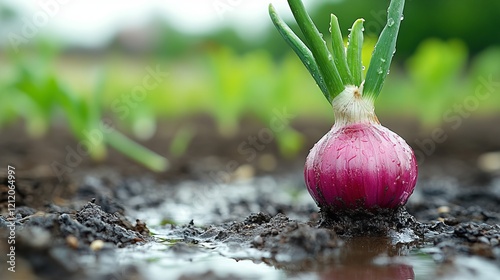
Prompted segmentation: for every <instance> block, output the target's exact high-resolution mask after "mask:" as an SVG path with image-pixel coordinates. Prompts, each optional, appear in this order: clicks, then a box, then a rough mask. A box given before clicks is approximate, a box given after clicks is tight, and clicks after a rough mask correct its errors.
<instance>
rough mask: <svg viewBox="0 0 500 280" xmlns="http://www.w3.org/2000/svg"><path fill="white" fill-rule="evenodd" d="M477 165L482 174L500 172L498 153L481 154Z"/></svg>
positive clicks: (499, 154)
mask: <svg viewBox="0 0 500 280" xmlns="http://www.w3.org/2000/svg"><path fill="white" fill-rule="evenodd" d="M477 165H478V167H479V168H480V169H481V170H482V171H484V172H498V171H500V152H489V153H484V154H482V155H481V156H480V157H479V158H478V160H477Z"/></svg>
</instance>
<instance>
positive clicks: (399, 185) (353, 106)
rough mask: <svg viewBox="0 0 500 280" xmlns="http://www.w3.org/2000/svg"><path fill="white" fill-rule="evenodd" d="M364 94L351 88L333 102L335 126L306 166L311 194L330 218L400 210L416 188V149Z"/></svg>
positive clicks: (306, 175)
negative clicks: (382, 121) (386, 124)
mask: <svg viewBox="0 0 500 280" xmlns="http://www.w3.org/2000/svg"><path fill="white" fill-rule="evenodd" d="M361 90H362V89H358V88H357V87H354V86H348V87H346V89H345V90H344V91H343V92H342V93H341V94H339V95H338V96H337V97H336V98H335V99H334V100H333V108H334V115H335V124H334V125H333V127H332V129H331V130H330V131H329V132H328V133H327V134H326V135H325V136H323V138H321V139H320V140H319V142H318V143H316V144H315V145H314V147H313V148H312V149H311V151H310V153H309V155H308V157H307V160H306V164H305V170H304V176H305V182H306V186H307V189H308V191H309V193H310V194H311V196H312V197H313V198H314V200H315V201H316V203H317V204H318V206H319V207H320V208H321V209H322V210H323V211H325V212H334V211H338V210H343V209H376V208H396V207H399V206H402V205H404V204H405V203H406V202H407V201H408V198H409V197H410V195H411V194H412V192H413V189H414V188H415V184H416V181H417V173H418V171H417V163H416V159H415V155H414V153H413V151H412V149H411V148H410V146H409V145H408V144H407V143H406V142H405V141H404V140H403V139H402V138H401V137H399V136H398V135H397V134H395V133H394V132H392V131H390V130H389V129H387V128H386V127H384V126H382V125H381V124H380V123H379V121H378V119H377V117H376V115H375V113H374V106H373V101H372V100H370V99H369V98H368V99H365V98H363V96H362V95H361Z"/></svg>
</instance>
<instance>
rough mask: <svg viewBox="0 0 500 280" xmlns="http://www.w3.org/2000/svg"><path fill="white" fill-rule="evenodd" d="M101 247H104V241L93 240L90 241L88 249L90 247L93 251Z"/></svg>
mask: <svg viewBox="0 0 500 280" xmlns="http://www.w3.org/2000/svg"><path fill="white" fill-rule="evenodd" d="M103 247H104V241H102V240H94V241H92V243H90V249H92V251H94V252H95V251H99V250H101V249H102V248H103Z"/></svg>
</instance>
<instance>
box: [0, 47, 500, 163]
mask: <svg viewBox="0 0 500 280" xmlns="http://www.w3.org/2000/svg"><path fill="white" fill-rule="evenodd" d="M365 39H366V40H365V42H364V45H365V47H364V48H363V50H362V57H363V65H365V66H366V67H367V66H368V63H369V60H368V59H367V58H368V57H370V54H371V52H372V50H373V46H374V44H375V42H374V41H373V40H371V39H370V38H365ZM344 40H345V38H344ZM37 50H38V53H37V54H34V53H31V52H20V55H15V54H11V53H9V54H8V57H9V59H8V61H7V64H3V65H0V74H1V75H0V127H4V126H6V125H7V124H9V123H12V122H15V121H16V120H18V119H23V120H25V124H26V130H27V132H28V134H29V135H30V136H32V137H40V136H42V135H44V134H45V133H47V131H48V128H49V127H50V126H51V124H52V123H54V122H58V121H60V119H62V118H63V119H65V120H66V121H67V125H68V126H69V128H70V130H71V132H72V133H73V135H74V136H75V138H76V139H78V140H85V139H86V138H85V137H86V136H85V134H84V133H83V132H84V131H92V130H95V129H98V128H99V126H100V125H101V120H102V119H103V118H104V117H111V118H112V119H113V122H114V124H116V125H114V126H115V127H116V129H114V130H113V131H112V133H110V134H106V136H105V137H103V139H102V141H97V142H96V145H94V147H93V149H92V150H90V151H89V152H90V156H91V157H92V158H93V159H96V160H98V159H102V158H104V157H105V156H106V151H107V147H108V146H109V147H112V148H114V149H117V150H118V151H120V152H122V153H123V154H124V155H127V156H128V157H130V158H132V159H134V160H135V161H137V162H139V163H141V164H143V165H145V166H148V167H149V168H151V169H153V170H156V171H160V170H164V169H165V168H166V167H167V166H168V161H167V160H166V159H164V158H163V157H160V156H158V155H157V154H155V153H153V152H151V151H149V150H147V149H145V148H144V147H142V146H140V145H139V144H137V143H136V142H133V141H131V140H130V139H129V138H127V137H125V136H124V135H123V134H122V133H120V132H118V129H119V130H120V131H124V132H125V133H127V134H131V135H132V136H133V137H134V138H136V139H139V140H145V139H148V138H150V137H151V136H153V134H154V133H155V132H156V129H157V128H156V127H157V123H158V122H159V121H161V120H162V119H168V120H178V119H185V118H189V117H192V116H196V115H199V114H204V115H209V116H211V117H213V119H214V120H215V121H216V123H217V125H218V128H219V133H220V134H221V135H223V136H225V137H230V136H232V135H235V133H236V132H237V131H238V129H240V126H241V122H242V120H243V119H245V118H249V117H254V118H256V119H257V120H258V121H260V123H262V127H263V128H269V127H270V123H271V121H272V120H273V117H275V113H274V112H273V111H274V109H276V110H283V109H286V112H288V113H289V114H291V115H295V118H296V119H315V120H319V121H321V120H328V122H331V118H332V117H333V116H332V115H331V109H330V107H329V106H328V104H326V103H325V102H324V101H323V97H321V96H320V95H317V94H310V93H312V92H315V91H317V85H316V84H315V83H314V81H313V80H312V79H310V78H309V77H308V73H307V70H305V69H303V68H304V67H303V66H302V63H301V61H300V60H299V59H298V58H296V57H295V56H294V55H293V54H292V53H289V52H285V53H284V54H283V55H282V56H281V58H280V59H279V60H276V59H275V58H274V57H273V56H272V55H271V54H269V53H267V52H265V51H261V50H254V51H250V52H247V53H245V54H238V53H237V52H235V51H233V50H231V49H230V48H228V47H223V46H219V47H214V48H209V49H207V50H206V51H205V52H200V53H198V54H196V55H194V56H192V57H181V58H179V59H168V63H163V64H167V65H168V66H165V67H166V68H167V69H165V70H166V71H167V72H169V74H170V77H171V78H168V79H166V80H165V81H164V82H163V83H161V84H160V85H159V86H158V87H156V88H154V89H152V90H151V91H150V92H149V93H148V95H147V97H146V98H145V99H144V100H143V101H142V102H139V103H138V104H136V105H137V106H136V107H134V108H133V110H130V113H129V114H128V115H127V116H121V115H119V113H117V112H116V111H115V110H113V102H114V101H115V100H117V99H119V98H120V96H121V95H123V94H128V93H130V91H131V89H132V88H133V87H134V86H135V85H137V84H139V83H140V82H141V78H142V74H141V72H140V71H141V70H142V69H143V67H140V65H151V63H153V65H154V64H157V63H159V61H158V58H157V57H152V58H145V57H139V58H134V59H131V58H126V57H123V56H108V57H106V59H104V60H102V59H100V60H101V61H98V60H97V59H95V61H90V62H88V61H87V60H88V58H87V57H83V58H79V59H76V60H74V61H76V63H75V62H74V61H73V60H72V62H71V63H69V62H65V63H64V66H63V67H62V68H61V66H60V65H59V66H58V63H61V61H64V60H65V59H66V55H65V54H61V52H60V51H59V50H58V49H57V48H55V47H54V46H51V45H50V44H46V45H44V44H41V45H39V46H38V47H37ZM498 61H500V47H492V48H490V49H488V50H485V51H484V52H482V53H480V54H478V55H477V56H475V57H472V58H471V57H469V55H468V52H467V48H466V46H465V45H464V43H463V42H461V41H458V40H449V41H441V40H436V39H431V40H428V41H424V42H422V44H420V45H419V47H418V48H417V52H416V53H415V54H413V55H412V56H411V57H410V58H409V59H408V60H407V62H406V63H404V64H403V63H399V64H398V63H396V65H395V68H394V69H393V70H392V71H391V73H390V75H389V76H388V78H387V80H386V84H385V86H384V88H385V94H384V95H381V96H380V97H379V98H378V100H377V111H378V113H380V115H382V116H387V117H390V116H397V117H398V118H400V117H408V118H414V119H418V120H420V121H421V122H422V124H423V129H430V128H431V127H432V126H436V125H440V123H441V122H443V121H444V120H443V114H444V112H445V111H446V110H447V109H449V108H451V107H452V106H453V104H454V103H462V102H463V101H464V99H465V98H466V97H467V96H469V95H471V94H474V91H475V89H476V87H477V85H478V83H479V81H478V78H479V77H483V78H484V79H489V77H493V79H498V78H497V77H500V64H499V63H498ZM160 62H163V61H160ZM79 63H80V64H81V63H90V64H92V65H94V64H97V65H100V70H99V71H97V72H96V73H94V74H95V75H96V76H97V77H98V78H97V80H92V79H91V78H89V77H87V76H89V75H88V72H84V73H83V74H82V72H81V71H80V72H78V71H76V70H75V71H73V70H74V69H73V68H78V67H80V68H82V67H81V66H79V65H78V64H79ZM86 65H87V64H86ZM58 67H59V68H58ZM398 67H399V68H398ZM92 68H95V67H94V66H93V67H92ZM61 69H63V71H61ZM85 69H87V68H85ZM86 71H87V70H86ZM365 71H366V70H365ZM402 71H406V72H408V75H406V74H405V75H402V74H401V72H402ZM90 77H93V76H90ZM305 96H307V98H305ZM424 104H425V105H424ZM498 104H500V92H499V90H498V88H495V91H494V92H492V93H491V96H490V97H489V100H488V102H483V103H481V106H480V107H479V109H478V110H477V111H476V112H475V113H474V115H475V116H478V117H481V116H486V115H493V114H498V112H499V105H498ZM195 128H196V127H195V126H185V127H184V126H183V127H178V128H175V129H172V131H171V139H170V142H169V143H166V150H168V151H169V153H170V154H171V155H172V156H174V157H177V156H181V155H182V154H183V153H185V152H186V151H187V150H188V149H189V145H190V143H191V141H192V139H193V138H194V137H196V134H197V133H199V132H198V131H197V130H196V129H195ZM169 133H170V132H169ZM273 133H274V137H275V140H276V142H277V144H278V147H279V149H280V151H281V153H282V154H283V155H285V156H293V155H294V154H295V153H297V151H299V150H300V149H301V148H302V146H303V145H302V144H303V141H304V140H303V137H302V135H301V134H300V133H299V132H298V131H297V130H296V129H295V128H294V126H293V125H292V124H291V123H284V126H283V128H282V129H276V130H274V131H273ZM168 145H169V146H168ZM235 149H236V147H235Z"/></svg>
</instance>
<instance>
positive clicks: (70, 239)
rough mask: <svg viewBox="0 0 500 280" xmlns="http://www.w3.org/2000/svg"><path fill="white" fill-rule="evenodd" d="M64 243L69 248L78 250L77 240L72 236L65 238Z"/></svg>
mask: <svg viewBox="0 0 500 280" xmlns="http://www.w3.org/2000/svg"><path fill="white" fill-rule="evenodd" d="M66 243H67V244H68V246H69V247H71V248H73V249H77V248H78V239H77V238H76V237H75V236H74V235H68V236H67V237H66Z"/></svg>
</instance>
